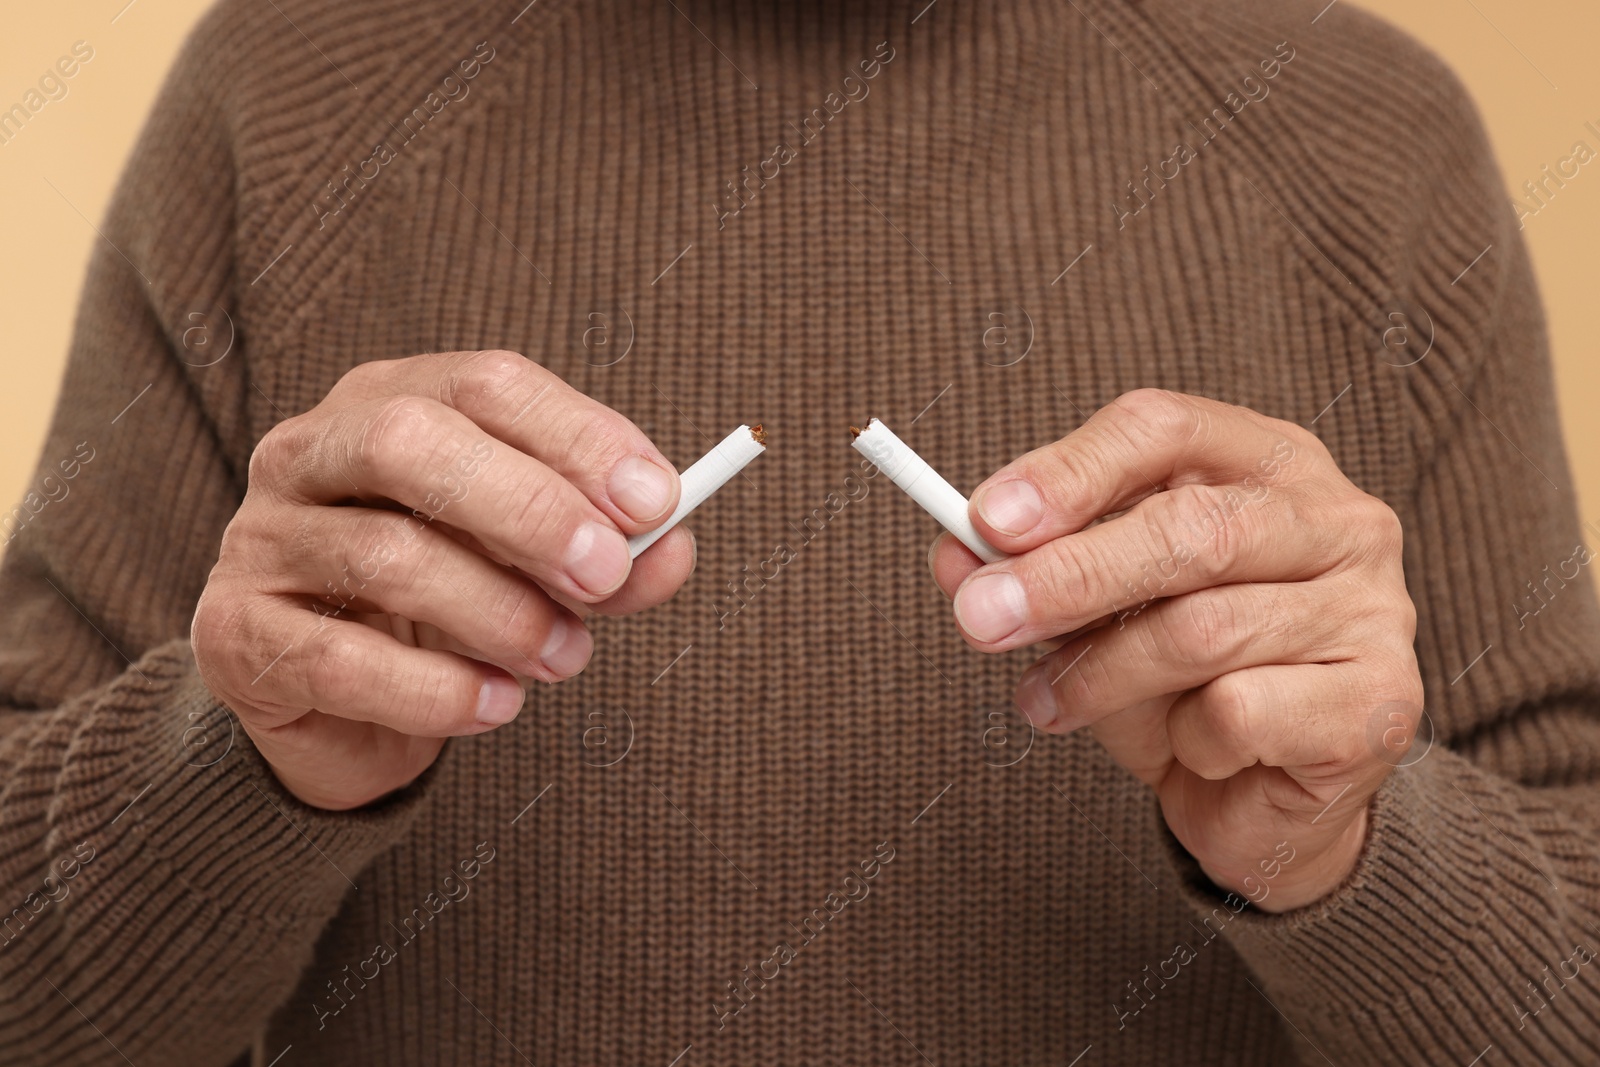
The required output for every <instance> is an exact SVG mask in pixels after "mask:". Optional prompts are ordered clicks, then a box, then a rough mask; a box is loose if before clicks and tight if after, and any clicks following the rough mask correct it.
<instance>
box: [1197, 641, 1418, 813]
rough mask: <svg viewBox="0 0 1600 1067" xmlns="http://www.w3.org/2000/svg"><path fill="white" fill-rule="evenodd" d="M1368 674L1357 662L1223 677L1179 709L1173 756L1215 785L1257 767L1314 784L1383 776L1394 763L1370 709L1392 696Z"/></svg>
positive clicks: (1253, 670)
mask: <svg viewBox="0 0 1600 1067" xmlns="http://www.w3.org/2000/svg"><path fill="white" fill-rule="evenodd" d="M1368 677H1369V672H1368V668H1366V667H1364V666H1363V665H1362V664H1358V663H1353V662H1346V663H1331V664H1306V665H1302V666H1294V667H1289V666H1264V667H1253V668H1251V669H1249V670H1243V671H1236V672H1234V673H1232V674H1227V675H1223V676H1222V677H1221V678H1218V679H1217V680H1216V681H1214V682H1211V683H1209V684H1207V685H1205V686H1202V687H1200V688H1199V689H1196V690H1194V691H1192V692H1190V693H1186V694H1184V695H1183V696H1182V697H1180V698H1179V699H1178V700H1177V701H1176V702H1174V704H1173V705H1172V710H1171V711H1170V712H1169V713H1168V715H1167V734H1168V737H1169V738H1170V740H1171V744H1172V754H1173V756H1174V757H1175V758H1176V759H1177V760H1178V761H1179V762H1180V763H1182V764H1183V765H1184V766H1185V767H1188V768H1189V769H1190V770H1192V771H1193V772H1194V773H1195V774H1197V775H1199V776H1201V777H1202V778H1207V779H1210V780H1212V781H1217V780H1221V779H1224V778H1231V777H1232V776H1233V775H1235V774H1237V773H1239V772H1240V771H1242V770H1244V769H1245V768H1246V767H1250V766H1253V765H1255V764H1257V763H1260V764H1262V765H1263V766H1267V767H1281V768H1283V769H1284V770H1286V771H1288V772H1289V773H1290V774H1291V775H1293V776H1294V777H1295V778H1297V779H1300V780H1302V781H1304V782H1305V783H1307V784H1323V783H1326V782H1328V781H1334V780H1337V781H1341V782H1342V781H1354V782H1357V783H1358V784H1359V783H1362V782H1369V781H1373V780H1375V779H1376V778H1381V777H1382V776H1383V774H1384V773H1385V772H1387V771H1388V769H1389V764H1387V763H1384V762H1383V761H1382V760H1381V759H1379V758H1378V757H1377V755H1376V754H1374V753H1373V752H1372V751H1371V750H1370V747H1369V745H1368V744H1367V738H1366V729H1365V717H1366V716H1365V712H1366V710H1367V709H1370V708H1373V707H1377V706H1379V705H1380V704H1383V703H1384V702H1385V700H1386V699H1388V698H1385V697H1383V696H1382V695H1381V694H1380V693H1379V692H1378V691H1377V689H1376V687H1375V686H1373V685H1372V684H1370V682H1369V681H1368Z"/></svg>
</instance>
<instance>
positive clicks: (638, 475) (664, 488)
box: [607, 456, 672, 522]
mask: <svg viewBox="0 0 1600 1067" xmlns="http://www.w3.org/2000/svg"><path fill="white" fill-rule="evenodd" d="M607 491H608V492H609V493H610V494H611V500H612V502H613V503H615V504H616V505H617V507H619V508H621V509H622V510H623V511H625V512H627V513H628V518H630V519H632V520H633V521H634V522H649V521H650V520H651V519H659V518H660V517H661V516H662V515H664V514H666V510H667V505H668V504H669V503H671V502H672V476H671V475H669V474H668V473H667V472H666V471H664V470H662V469H661V468H660V467H659V466H657V465H656V464H654V463H651V462H650V461H649V460H647V459H645V458H644V457H643V456H629V457H628V458H627V459H625V460H623V461H622V462H621V463H618V464H617V468H616V470H614V471H612V472H611V484H610V485H609V486H607Z"/></svg>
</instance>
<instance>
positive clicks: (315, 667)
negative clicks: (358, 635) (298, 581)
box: [304, 623, 371, 715]
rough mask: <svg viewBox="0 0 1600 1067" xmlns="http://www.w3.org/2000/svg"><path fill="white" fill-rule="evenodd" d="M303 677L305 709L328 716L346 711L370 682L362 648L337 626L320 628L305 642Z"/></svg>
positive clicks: (365, 657)
mask: <svg viewBox="0 0 1600 1067" xmlns="http://www.w3.org/2000/svg"><path fill="white" fill-rule="evenodd" d="M351 625H359V623H357V624H351ZM304 676H305V696H306V700H307V701H308V704H309V706H310V707H313V708H316V709H318V710H319V711H325V712H327V713H328V714H330V715H339V714H341V713H342V712H343V711H345V710H348V709H349V708H350V707H351V706H352V704H353V702H354V701H353V699H352V698H353V696H354V694H356V693H357V692H361V691H365V690H366V689H367V687H368V685H369V684H370V682H371V679H369V678H368V677H367V655H366V651H365V649H363V648H362V646H361V645H360V644H359V643H358V642H356V641H355V640H353V639H352V638H351V637H350V636H349V634H347V633H346V632H345V631H344V629H343V627H342V626H338V625H335V626H323V627H321V628H320V629H319V630H318V632H317V633H316V634H314V635H313V636H312V638H311V639H310V640H309V641H308V642H307V644H306V651H305V675H304Z"/></svg>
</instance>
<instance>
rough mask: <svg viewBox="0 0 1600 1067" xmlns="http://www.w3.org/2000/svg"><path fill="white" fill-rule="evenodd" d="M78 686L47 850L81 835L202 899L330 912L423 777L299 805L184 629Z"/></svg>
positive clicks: (412, 808)
mask: <svg viewBox="0 0 1600 1067" xmlns="http://www.w3.org/2000/svg"><path fill="white" fill-rule="evenodd" d="M88 699H89V700H90V704H89V705H88V708H87V709H86V711H85V713H84V716H83V721H82V725H81V726H80V727H79V728H78V729H77V730H76V732H75V733H74V736H73V738H72V740H71V742H70V744H69V746H68V751H67V758H66V761H65V768H64V770H63V772H62V773H63V781H62V788H61V789H60V790H59V791H58V796H59V797H61V798H62V799H61V801H60V802H58V803H59V810H58V811H56V812H55V813H53V817H52V820H51V831H50V835H51V838H52V840H51V841H50V842H49V844H50V845H51V848H52V853H56V852H60V851H67V850H71V849H72V848H73V847H74V846H76V845H79V844H80V843H87V844H88V845H89V846H90V847H92V848H93V850H94V854H95V855H96V856H97V857H98V856H99V855H100V854H103V853H105V854H110V855H113V856H115V857H116V859H115V860H114V861H113V863H112V866H113V867H115V868H128V867H130V866H132V867H137V868H144V867H147V866H149V865H155V866H156V867H157V868H158V869H160V870H161V872H162V874H163V875H164V876H165V877H170V878H171V879H173V880H175V881H176V882H178V883H180V884H182V885H185V886H187V888H188V889H189V890H191V891H192V892H194V893H195V894H197V895H198V896H199V897H201V898H203V899H208V900H211V901H213V902H214V903H221V904H225V905H226V906H227V907H228V908H229V909H230V910H235V911H236V910H243V911H245V912H247V913H249V914H252V915H255V916H258V917H260V918H262V919H266V920H269V921H273V922H274V923H275V924H283V925H289V924H293V923H295V922H298V921H300V920H302V919H304V918H306V917H307V916H308V915H314V914H324V915H327V916H331V915H332V914H333V912H334V911H335V910H336V909H337V907H338V903H339V901H340V900H341V899H342V898H343V896H344V894H345V893H347V892H349V891H351V890H352V889H353V888H355V887H356V885H357V883H358V882H359V879H358V877H357V876H358V875H359V874H360V872H361V871H362V869H363V868H365V867H366V866H367V865H368V864H369V863H370V862H371V861H372V860H373V859H374V858H375V857H376V856H377V855H378V854H379V853H380V852H382V851H383V850H385V849H387V848H388V847H390V846H392V845H393V844H394V843H395V842H397V841H398V840H399V839H400V838H401V837H402V836H403V835H404V834H405V833H406V832H407V830H408V829H409V827H410V826H411V823H412V820H413V819H414V818H415V817H416V814H417V811H418V809H419V807H420V806H421V805H422V804H423V803H424V801H425V798H426V796H427V794H428V792H429V790H428V782H429V781H431V780H432V778H433V775H432V774H431V773H424V774H423V775H422V776H421V777H420V778H418V780H417V781H416V782H414V783H412V784H411V785H410V786H408V787H407V788H405V789H403V790H400V791H398V792H396V793H394V794H391V795H390V796H389V797H387V798H385V799H384V800H381V801H379V802H378V803H376V804H373V805H369V806H368V807H365V808H362V809H359V810H355V811H339V812H335V811H326V810H323V809H320V808H314V807H311V806H310V805H308V804H305V803H304V802H302V801H301V800H299V799H298V798H297V797H295V796H294V795H293V794H291V793H289V792H288V791H287V790H285V789H284V788H283V787H282V786H281V785H280V784H279V783H278V780H277V777H276V776H275V775H274V774H273V772H272V769H271V767H270V766H269V765H268V764H267V762H266V760H265V759H264V758H263V757H262V756H261V754H260V753H259V752H258V751H257V750H256V748H255V746H254V744H253V743H252V742H251V740H250V737H249V735H248V734H247V733H245V731H244V729H243V727H242V726H240V724H239V721H238V718H237V716H235V715H234V714H233V713H232V712H231V711H229V710H228V709H227V708H225V707H223V706H222V704H221V702H220V701H218V700H217V698H216V697H215V696H214V695H213V694H212V693H211V691H210V690H209V689H207V688H206V686H205V684H204V682H202V681H201V679H200V675H199V672H198V670H197V669H196V667H195V664H194V659H193V656H192V653H191V651H190V648H189V644H188V642H187V641H173V642H169V643H168V644H165V645H161V646H159V647H157V648H156V649H153V650H152V651H150V652H149V653H147V654H146V655H145V656H144V657H142V658H141V659H140V660H139V661H138V662H137V663H136V664H134V665H133V669H131V670H129V671H128V672H126V673H124V674H123V675H121V676H120V677H119V678H118V679H117V680H116V681H115V682H113V683H112V684H111V685H110V686H109V687H108V688H106V689H102V690H97V691H96V692H95V694H94V695H93V696H92V697H91V698H88Z"/></svg>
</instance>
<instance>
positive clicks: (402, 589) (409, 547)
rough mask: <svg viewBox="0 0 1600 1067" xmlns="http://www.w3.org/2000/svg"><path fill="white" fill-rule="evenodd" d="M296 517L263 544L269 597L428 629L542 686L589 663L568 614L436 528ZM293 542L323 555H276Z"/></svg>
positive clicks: (371, 517)
mask: <svg viewBox="0 0 1600 1067" xmlns="http://www.w3.org/2000/svg"><path fill="white" fill-rule="evenodd" d="M297 511H298V512H299V515H300V518H299V521H300V529H299V530H297V531H296V533H297V536H296V537H295V538H293V539H280V540H276V541H271V542H268V544H267V545H266V546H264V547H263V552H264V557H263V558H262V560H261V563H262V567H263V570H264V571H265V573H268V574H271V575H273V576H275V577H274V585H273V586H272V587H270V591H272V592H277V593H295V592H305V593H310V594H312V595H314V596H317V597H318V598H319V599H321V600H322V602H323V603H324V604H325V605H327V606H328V607H329V608H330V609H332V610H333V611H334V612H335V613H336V614H339V615H343V614H345V613H347V612H358V613H370V612H384V613H388V614H392V615H397V616H400V617H402V618H405V619H409V620H413V621H414V622H417V623H428V624H431V625H433V626H435V627H437V628H439V629H440V630H442V631H444V632H446V633H448V634H450V635H451V636H452V637H454V638H455V639H457V640H458V641H459V642H461V644H462V645H464V646H466V648H469V649H474V650H479V651H481V653H482V654H481V655H480V656H479V657H478V658H481V659H484V660H486V661H487V662H490V663H494V664H496V665H498V666H500V667H503V668H505V669H506V670H507V671H509V672H511V673H513V674H519V675H525V676H528V677H531V678H536V679H538V680H540V681H545V682H556V681H561V680H562V679H565V678H570V677H572V676H573V675H575V674H577V673H578V672H579V671H581V670H583V668H584V665H585V664H587V663H588V662H589V656H590V653H591V652H592V651H593V650H594V642H593V641H592V640H591V638H590V636H589V633H588V631H587V630H586V629H585V628H584V626H583V624H582V623H581V622H579V621H578V619H577V618H576V617H575V616H573V614H572V613H571V612H569V611H567V610H566V609H565V608H563V607H561V606H560V605H558V604H556V603H555V602H554V601H553V600H551V599H550V597H549V596H547V595H546V594H545V592H544V590H543V589H541V588H540V587H539V586H538V585H536V584H534V583H533V582H532V581H530V580H529V579H528V578H526V577H524V576H523V575H521V574H519V573H517V572H516V571H513V570H510V569H508V568H505V567H502V566H499V565H498V564H496V563H494V562H493V561H492V560H489V559H487V558H485V557H484V556H482V555H480V554H478V553H477V552H474V551H472V550H471V549H470V548H467V547H466V546H465V545H462V544H461V543H459V542H458V541H456V540H454V539H453V538H451V537H448V536H446V535H444V534H443V533H441V532H440V531H439V530H438V529H437V528H435V527H432V526H423V525H421V524H419V523H416V522H414V521H411V520H408V519H407V518H406V517H405V516H402V515H399V514H397V513H395V512H392V511H385V510H379V509H372V508H358V507H342V508H327V507H313V508H300V509H297ZM296 544H305V545H315V546H321V548H322V553H321V554H310V553H305V552H296V551H289V552H284V551H282V547H283V546H285V545H289V546H293V545H296Z"/></svg>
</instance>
